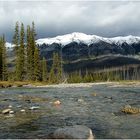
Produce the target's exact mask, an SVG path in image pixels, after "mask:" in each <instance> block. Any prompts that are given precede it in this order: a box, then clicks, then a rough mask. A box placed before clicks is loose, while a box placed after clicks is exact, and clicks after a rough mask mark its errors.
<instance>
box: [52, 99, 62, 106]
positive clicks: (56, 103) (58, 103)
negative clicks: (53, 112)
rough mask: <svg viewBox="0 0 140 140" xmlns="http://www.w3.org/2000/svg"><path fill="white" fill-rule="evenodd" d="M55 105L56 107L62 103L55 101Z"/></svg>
mask: <svg viewBox="0 0 140 140" xmlns="http://www.w3.org/2000/svg"><path fill="white" fill-rule="evenodd" d="M53 104H54V105H60V104H61V102H60V101H59V100H57V101H55V102H54V103H53Z"/></svg>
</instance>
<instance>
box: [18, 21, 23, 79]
mask: <svg viewBox="0 0 140 140" xmlns="http://www.w3.org/2000/svg"><path fill="white" fill-rule="evenodd" d="M24 38H25V33H24V25H23V23H22V24H21V30H20V45H19V48H18V53H17V67H16V68H17V70H16V80H18V81H22V80H24V75H25V67H24V66H25V50H24V48H25V47H24Z"/></svg>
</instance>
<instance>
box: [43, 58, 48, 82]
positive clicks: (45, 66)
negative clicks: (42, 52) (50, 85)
mask: <svg viewBox="0 0 140 140" xmlns="http://www.w3.org/2000/svg"><path fill="white" fill-rule="evenodd" d="M47 76H48V73H47V62H46V59H45V57H43V60H42V81H43V82H46V81H47Z"/></svg>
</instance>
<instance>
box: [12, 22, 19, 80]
mask: <svg viewBox="0 0 140 140" xmlns="http://www.w3.org/2000/svg"><path fill="white" fill-rule="evenodd" d="M12 43H13V45H14V52H15V76H14V77H15V79H17V73H18V49H19V23H18V22H16V25H15V32H14V36H13V41H12Z"/></svg>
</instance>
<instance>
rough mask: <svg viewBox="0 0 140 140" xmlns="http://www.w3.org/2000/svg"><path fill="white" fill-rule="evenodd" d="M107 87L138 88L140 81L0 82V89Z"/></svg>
mask: <svg viewBox="0 0 140 140" xmlns="http://www.w3.org/2000/svg"><path fill="white" fill-rule="evenodd" d="M104 84H106V85H109V86H111V87H122V86H134V87H135V86H140V81H119V82H118V81H110V82H109V81H106V82H93V83H60V84H49V83H44V82H30V81H23V82H19V81H17V82H13V81H1V82H0V88H10V87H29V88H30V87H39V88H41V87H42V88H43V87H50V88H67V87H73V88H74V87H92V86H93V85H104Z"/></svg>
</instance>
